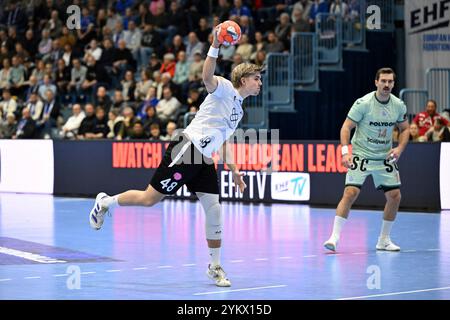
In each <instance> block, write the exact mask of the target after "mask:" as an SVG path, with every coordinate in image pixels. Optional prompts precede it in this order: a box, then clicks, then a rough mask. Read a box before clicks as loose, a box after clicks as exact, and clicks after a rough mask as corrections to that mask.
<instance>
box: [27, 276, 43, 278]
mask: <svg viewBox="0 0 450 320" xmlns="http://www.w3.org/2000/svg"><path fill="white" fill-rule="evenodd" d="M40 278H41V277H39V276H36V277H24V279H40Z"/></svg>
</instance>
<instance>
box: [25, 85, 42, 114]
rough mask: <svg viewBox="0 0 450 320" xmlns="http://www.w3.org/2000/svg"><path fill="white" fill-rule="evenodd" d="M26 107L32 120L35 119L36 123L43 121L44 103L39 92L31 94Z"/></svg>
mask: <svg viewBox="0 0 450 320" xmlns="http://www.w3.org/2000/svg"><path fill="white" fill-rule="evenodd" d="M26 107H27V108H28V110H30V115H31V118H33V120H34V121H39V119H41V116H42V111H43V110H44V103H43V102H42V100H41V99H39V95H38V94H37V92H33V93H31V94H30V98H29V99H28V101H27V104H26Z"/></svg>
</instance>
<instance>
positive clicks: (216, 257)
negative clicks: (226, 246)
mask: <svg viewBox="0 0 450 320" xmlns="http://www.w3.org/2000/svg"><path fill="white" fill-rule="evenodd" d="M208 249H209V259H210V261H211V267H213V266H217V265H220V248H208Z"/></svg>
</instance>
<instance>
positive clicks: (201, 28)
mask: <svg viewBox="0 0 450 320" xmlns="http://www.w3.org/2000/svg"><path fill="white" fill-rule="evenodd" d="M211 30H212V29H211V28H210V26H209V25H208V20H206V18H205V17H201V18H200V20H199V22H198V27H197V28H196V29H195V30H194V32H195V34H196V35H197V38H198V40H199V41H200V42H207V41H208V36H209V34H210V33H211Z"/></svg>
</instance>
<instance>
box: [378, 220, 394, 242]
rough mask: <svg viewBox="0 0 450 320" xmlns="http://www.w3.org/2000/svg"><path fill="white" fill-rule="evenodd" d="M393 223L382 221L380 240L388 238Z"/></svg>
mask: <svg viewBox="0 0 450 320" xmlns="http://www.w3.org/2000/svg"><path fill="white" fill-rule="evenodd" d="M393 224H394V221H387V220H383V224H382V225H381V232H380V238H389V236H390V235H391V229H392V225H393Z"/></svg>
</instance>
